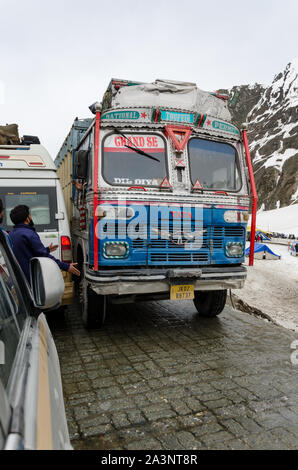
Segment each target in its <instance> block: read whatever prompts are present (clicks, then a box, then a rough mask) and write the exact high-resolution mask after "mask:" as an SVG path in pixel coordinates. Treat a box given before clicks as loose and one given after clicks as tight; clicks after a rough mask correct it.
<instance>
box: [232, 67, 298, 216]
mask: <svg viewBox="0 0 298 470" xmlns="http://www.w3.org/2000/svg"><path fill="white" fill-rule="evenodd" d="M229 106H230V110H231V113H232V116H233V120H234V121H235V123H236V124H238V125H241V123H242V122H245V121H246V122H247V123H248V139H249V144H250V151H251V156H252V159H253V166H254V171H255V180H256V186H257V191H258V206H259V207H260V206H261V205H263V207H264V208H265V209H266V210H270V209H274V208H276V206H277V205H278V206H280V207H284V206H288V205H289V204H291V203H294V201H295V200H296V202H298V191H297V190H298V59H294V60H293V61H292V62H290V63H289V64H288V65H287V66H286V68H285V70H283V71H282V72H281V73H279V74H278V75H276V76H275V77H274V79H273V82H272V83H271V84H270V85H269V86H267V87H264V86H262V85H259V84H255V85H244V86H239V87H233V88H232V89H231V90H230V100H229Z"/></svg>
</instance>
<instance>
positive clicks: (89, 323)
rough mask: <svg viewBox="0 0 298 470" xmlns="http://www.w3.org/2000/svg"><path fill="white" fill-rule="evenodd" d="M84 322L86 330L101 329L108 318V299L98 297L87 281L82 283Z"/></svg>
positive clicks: (101, 296)
mask: <svg viewBox="0 0 298 470" xmlns="http://www.w3.org/2000/svg"><path fill="white" fill-rule="evenodd" d="M81 284H82V285H81V311H82V320H83V323H84V325H85V326H86V328H100V327H101V326H102V325H103V324H104V321H105V318H106V310H107V298H106V296H105V295H97V294H95V292H94V291H93V290H92V289H91V288H90V287H89V285H88V284H87V283H86V281H82V283H81Z"/></svg>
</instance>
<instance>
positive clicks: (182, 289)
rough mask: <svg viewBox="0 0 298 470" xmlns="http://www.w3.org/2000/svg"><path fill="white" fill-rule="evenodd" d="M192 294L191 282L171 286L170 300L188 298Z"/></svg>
mask: <svg viewBox="0 0 298 470" xmlns="http://www.w3.org/2000/svg"><path fill="white" fill-rule="evenodd" d="M194 296H195V295H194V286H193V285H192V284H189V285H177V286H171V297H170V299H171V300H189V299H193V298H194Z"/></svg>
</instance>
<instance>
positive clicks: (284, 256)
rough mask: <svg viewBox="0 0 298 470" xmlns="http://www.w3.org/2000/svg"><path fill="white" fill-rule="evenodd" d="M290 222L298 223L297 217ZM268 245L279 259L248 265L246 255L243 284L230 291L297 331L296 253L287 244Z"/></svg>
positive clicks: (297, 283) (297, 259)
mask: <svg viewBox="0 0 298 470" xmlns="http://www.w3.org/2000/svg"><path fill="white" fill-rule="evenodd" d="M297 208H298V206H297ZM280 210H282V209H279V211H280ZM270 212H273V211H270ZM294 222H296V224H297V225H298V221H297V220H296V221H294ZM259 226H260V225H258V227H259ZM281 231H284V230H281ZM293 232H294V233H295V231H293ZM293 232H291V233H293ZM296 234H297V235H298V230H297V231H296ZM247 246H248V245H247ZM268 246H269V247H270V248H271V250H272V251H273V252H274V253H276V254H278V255H281V259H280V260H254V266H248V258H247V260H246V264H247V269H248V276H247V280H246V283H245V286H244V288H243V289H235V290H233V294H235V295H236V296H237V297H239V298H240V299H241V300H243V301H244V302H245V303H247V304H248V305H249V306H250V307H253V308H256V309H258V310H261V311H262V312H263V313H264V314H265V315H266V316H268V317H270V318H271V319H272V320H273V321H274V322H275V323H277V324H279V325H282V326H284V327H285V328H289V329H291V330H294V331H297V332H298V256H296V257H294V256H291V255H290V254H289V252H288V247H287V246H283V245H274V244H270V245H269V244H268Z"/></svg>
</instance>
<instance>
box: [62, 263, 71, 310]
mask: <svg viewBox="0 0 298 470" xmlns="http://www.w3.org/2000/svg"><path fill="white" fill-rule="evenodd" d="M62 276H63V279H64V286H65V288H64V293H63V296H62V302H61V305H71V304H72V303H73V299H74V282H73V281H72V275H71V274H70V273H69V272H66V271H62Z"/></svg>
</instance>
